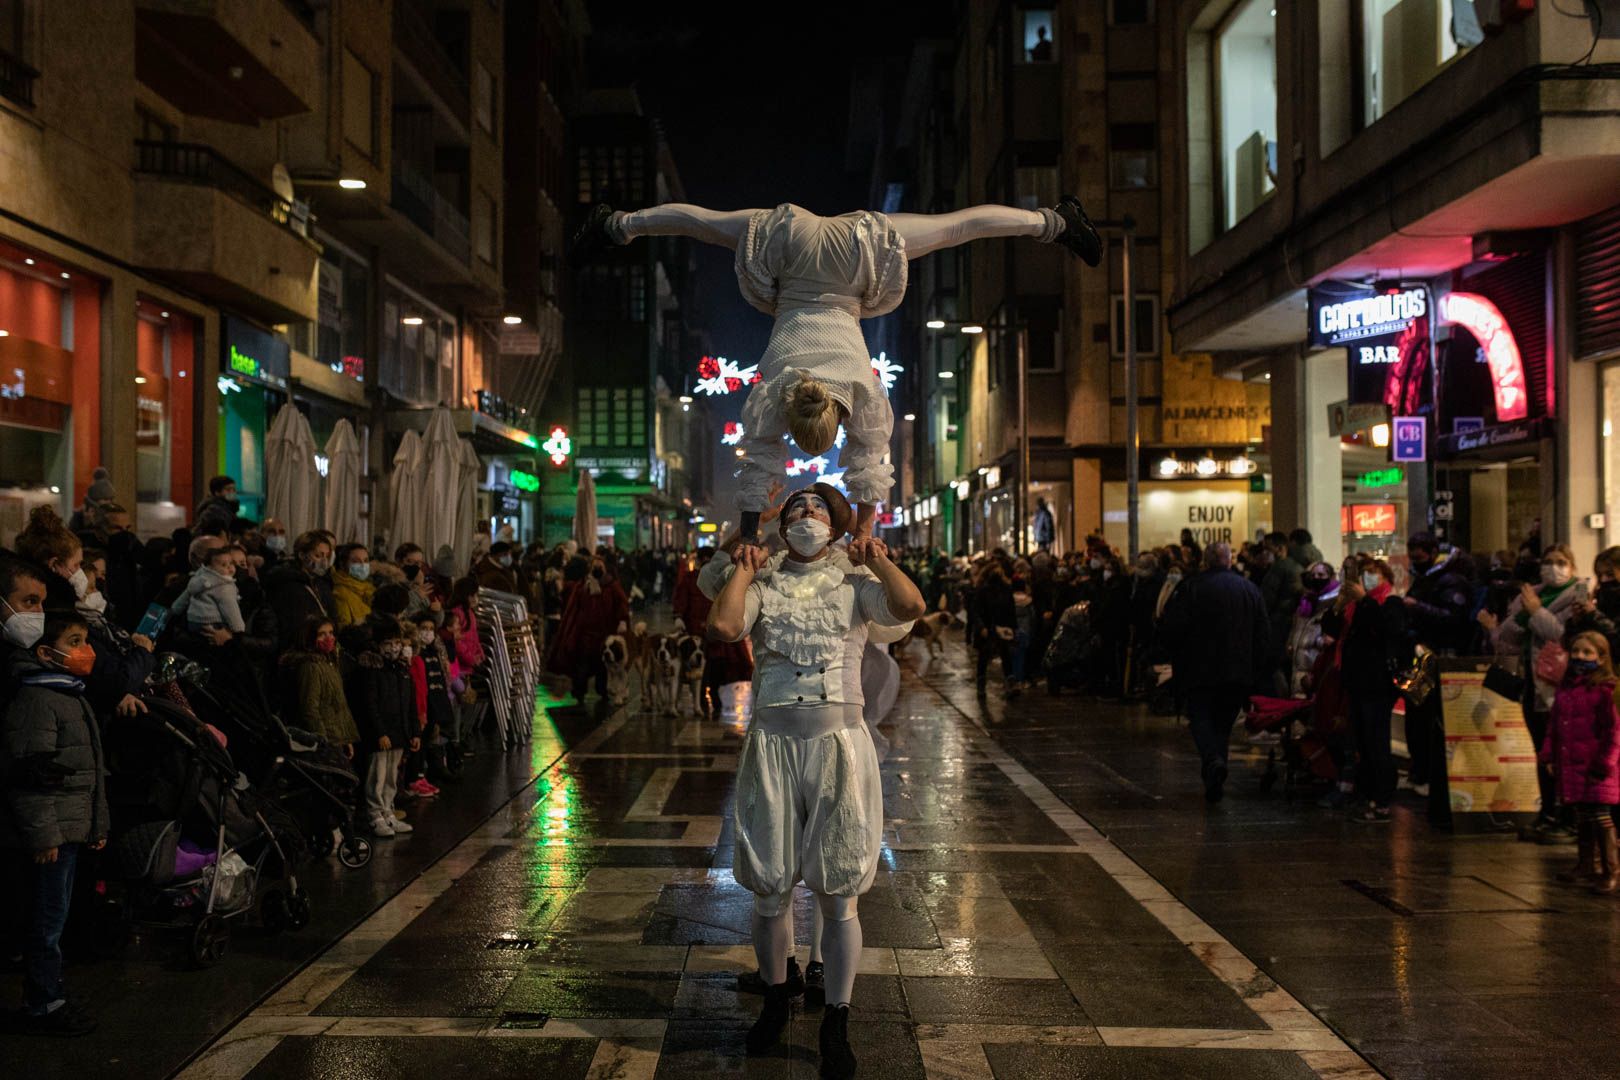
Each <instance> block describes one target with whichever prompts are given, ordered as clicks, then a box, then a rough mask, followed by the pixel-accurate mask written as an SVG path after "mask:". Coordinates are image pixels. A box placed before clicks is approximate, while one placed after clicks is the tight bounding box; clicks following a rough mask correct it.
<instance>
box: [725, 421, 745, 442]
mask: <svg viewBox="0 0 1620 1080" xmlns="http://www.w3.org/2000/svg"><path fill="white" fill-rule="evenodd" d="M746 434H747V432H746V431H744V430H743V426H742V424H741V423H739V422H738V421H736V420H727V421H726V426H725V429H724V430H723V431H722V432H721V433H720V442H721V444H722V445H724V446H736V445H737V444H738V443H740V442H742V441H743V436H744V435H746Z"/></svg>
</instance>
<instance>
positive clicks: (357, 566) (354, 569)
mask: <svg viewBox="0 0 1620 1080" xmlns="http://www.w3.org/2000/svg"><path fill="white" fill-rule="evenodd" d="M349 576H350V577H352V578H354V580H356V581H364V580H366V578H368V577H370V576H371V564H370V563H368V562H361V563H350V564H349Z"/></svg>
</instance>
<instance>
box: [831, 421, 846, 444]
mask: <svg viewBox="0 0 1620 1080" xmlns="http://www.w3.org/2000/svg"><path fill="white" fill-rule="evenodd" d="M848 440H849V436H848V435H846V434H845V433H844V425H843V424H839V425H838V434H837V435H834V436H833V446H835V447H837V448H838V449H840V450H842V449H843V448H844V443H845V442H847V441H848Z"/></svg>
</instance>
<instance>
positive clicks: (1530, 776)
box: [1440, 660, 1541, 814]
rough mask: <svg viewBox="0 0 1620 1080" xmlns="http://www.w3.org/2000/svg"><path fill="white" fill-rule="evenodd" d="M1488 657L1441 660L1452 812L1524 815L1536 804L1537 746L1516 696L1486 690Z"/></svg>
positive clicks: (1538, 805) (1538, 803) (1538, 799)
mask: <svg viewBox="0 0 1620 1080" xmlns="http://www.w3.org/2000/svg"><path fill="white" fill-rule="evenodd" d="M1489 667H1490V662H1489V661H1488V660H1448V661H1444V662H1442V664H1441V671H1440V694H1441V702H1442V719H1443V720H1444V722H1445V726H1446V777H1447V782H1448V783H1449V785H1450V789H1451V811H1452V813H1453V814H1471V813H1472V814H1479V813H1490V814H1528V813H1535V812H1536V811H1538V810H1540V809H1541V792H1540V790H1539V788H1538V787H1537V785H1536V746H1535V742H1534V741H1533V740H1532V739H1531V737H1530V731H1529V729H1528V728H1526V727H1525V725H1524V713H1523V711H1522V709H1521V708H1520V706H1519V703H1518V702H1516V701H1510V700H1509V699H1507V698H1505V697H1503V696H1502V695H1500V694H1498V693H1496V692H1494V691H1491V690H1487V689H1485V672H1486V670H1487V669H1488V668H1489Z"/></svg>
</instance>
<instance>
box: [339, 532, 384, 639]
mask: <svg viewBox="0 0 1620 1080" xmlns="http://www.w3.org/2000/svg"><path fill="white" fill-rule="evenodd" d="M333 569H334V572H333V574H332V602H333V603H334V604H335V605H336V608H335V609H334V610H333V612H332V615H333V617H334V618H335V619H336V620H337V624H338V626H339V627H340V628H341V627H345V626H354V625H355V624H357V623H362V622H365V621H366V616H368V615H370V614H371V598H372V597H373V596H374V595H375V594H376V592H377V587H376V586H375V585H373V584H372V583H371V552H370V551H368V550H366V546H365V545H364V544H344V545H342V546H341V547H339V548H338V549H337V558H336V560H335V561H334V563H333Z"/></svg>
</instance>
